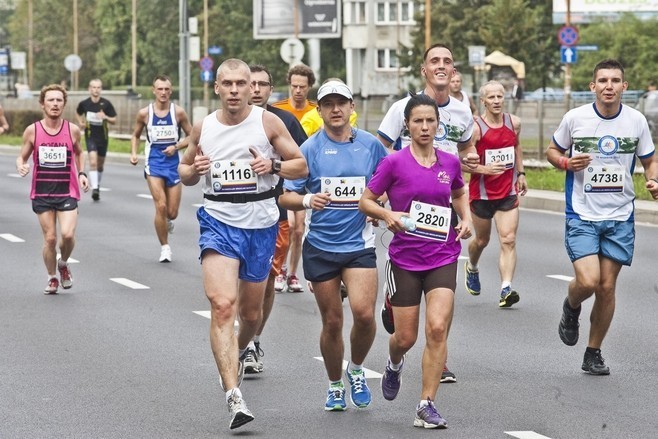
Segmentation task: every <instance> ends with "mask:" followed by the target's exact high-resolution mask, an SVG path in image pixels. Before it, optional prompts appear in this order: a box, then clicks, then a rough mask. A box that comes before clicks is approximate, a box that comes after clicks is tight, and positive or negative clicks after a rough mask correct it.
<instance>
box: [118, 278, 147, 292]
mask: <svg viewBox="0 0 658 439" xmlns="http://www.w3.org/2000/svg"><path fill="white" fill-rule="evenodd" d="M110 280H111V281H112V282H116V283H118V284H119V285H123V286H124V287H128V288H131V289H133V290H149V289H151V287H148V286H146V285H142V284H140V283H138V282H135V281H132V280H130V279H126V278H125V277H111V278H110Z"/></svg>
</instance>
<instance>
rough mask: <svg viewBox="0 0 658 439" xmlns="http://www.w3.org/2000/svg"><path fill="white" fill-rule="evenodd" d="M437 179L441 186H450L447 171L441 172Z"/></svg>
mask: <svg viewBox="0 0 658 439" xmlns="http://www.w3.org/2000/svg"><path fill="white" fill-rule="evenodd" d="M436 179H437V181H438V182H439V183H441V184H450V175H448V173H447V172H446V171H439V173H438V174H436Z"/></svg>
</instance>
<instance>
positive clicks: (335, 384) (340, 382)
mask: <svg viewBox="0 0 658 439" xmlns="http://www.w3.org/2000/svg"><path fill="white" fill-rule="evenodd" d="M329 387H330V388H331V387H338V388H339V389H344V388H345V384H343V380H338V381H329Z"/></svg>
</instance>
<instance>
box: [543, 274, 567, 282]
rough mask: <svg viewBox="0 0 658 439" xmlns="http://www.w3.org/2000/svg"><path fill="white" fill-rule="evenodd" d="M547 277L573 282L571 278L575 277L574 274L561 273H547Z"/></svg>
mask: <svg viewBox="0 0 658 439" xmlns="http://www.w3.org/2000/svg"><path fill="white" fill-rule="evenodd" d="M546 277H550V278H551V279H557V280H563V281H565V282H571V280H572V279H573V276H564V275H561V274H547V275H546Z"/></svg>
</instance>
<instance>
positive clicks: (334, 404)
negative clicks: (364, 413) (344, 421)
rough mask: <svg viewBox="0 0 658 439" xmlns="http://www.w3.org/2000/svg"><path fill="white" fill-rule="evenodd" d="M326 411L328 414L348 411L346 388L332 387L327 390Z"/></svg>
mask: <svg viewBox="0 0 658 439" xmlns="http://www.w3.org/2000/svg"><path fill="white" fill-rule="evenodd" d="M324 409H325V410H326V411H328V412H342V411H345V410H346V409H347V404H346V403H345V388H344V387H330V388H329V390H327V402H326V403H325V404H324Z"/></svg>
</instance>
